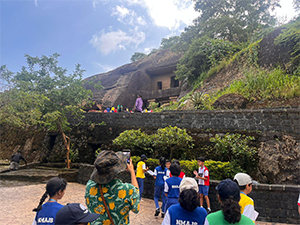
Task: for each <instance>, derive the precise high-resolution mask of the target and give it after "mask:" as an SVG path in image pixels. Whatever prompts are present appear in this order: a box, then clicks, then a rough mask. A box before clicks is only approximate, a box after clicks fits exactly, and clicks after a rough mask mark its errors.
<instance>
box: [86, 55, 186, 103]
mask: <svg viewBox="0 0 300 225" xmlns="http://www.w3.org/2000/svg"><path fill="white" fill-rule="evenodd" d="M181 56H182V54H177V53H173V52H172V51H170V50H163V51H159V52H157V53H155V54H153V55H150V56H148V57H146V58H144V59H140V60H138V61H136V62H133V63H130V64H126V65H123V66H120V67H118V68H116V69H114V70H112V71H109V72H107V73H102V74H97V75H94V76H91V77H89V78H87V79H86V80H87V81H90V80H93V79H94V81H95V82H97V81H100V82H101V85H102V86H103V89H102V90H97V89H94V88H93V87H92V86H89V85H87V86H86V87H87V88H88V89H90V90H92V92H93V94H94V96H93V100H94V101H96V102H98V103H100V104H101V105H102V106H103V107H111V106H117V105H119V104H120V105H121V104H122V105H123V107H124V108H133V106H134V102H135V99H136V95H137V94H138V93H140V92H142V91H151V87H150V77H149V75H148V73H147V71H148V70H151V69H153V68H164V67H174V68H175V67H176V64H177V63H178V60H179V59H180V58H181Z"/></svg>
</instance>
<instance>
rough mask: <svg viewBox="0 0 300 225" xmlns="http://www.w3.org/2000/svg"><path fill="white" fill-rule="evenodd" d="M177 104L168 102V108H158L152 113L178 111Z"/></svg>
mask: <svg viewBox="0 0 300 225" xmlns="http://www.w3.org/2000/svg"><path fill="white" fill-rule="evenodd" d="M178 107H179V103H178V102H170V103H169V105H168V106H163V107H158V108H155V109H154V110H153V111H154V112H161V111H169V110H178Z"/></svg>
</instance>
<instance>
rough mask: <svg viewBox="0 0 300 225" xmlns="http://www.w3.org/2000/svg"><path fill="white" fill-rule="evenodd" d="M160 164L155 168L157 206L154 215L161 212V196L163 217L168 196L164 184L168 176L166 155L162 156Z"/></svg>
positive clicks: (155, 199)
mask: <svg viewBox="0 0 300 225" xmlns="http://www.w3.org/2000/svg"><path fill="white" fill-rule="evenodd" d="M159 164H160V166H157V167H156V168H155V170H154V175H153V177H154V179H156V180H155V189H154V202H155V206H156V210H155V214H154V216H158V215H159V213H160V208H159V204H158V200H159V199H160V197H161V200H162V206H161V209H162V212H161V217H162V218H163V217H164V215H165V205H166V200H167V197H166V196H165V194H164V186H165V180H164V177H165V176H166V172H167V168H166V159H165V158H164V157H160V159H159Z"/></svg>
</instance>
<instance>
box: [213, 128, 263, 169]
mask: <svg viewBox="0 0 300 225" xmlns="http://www.w3.org/2000/svg"><path fill="white" fill-rule="evenodd" d="M254 139H255V138H254V137H252V136H245V135H241V134H229V133H227V134H226V135H224V136H223V137H222V136H220V135H218V134H217V135H216V136H215V137H213V138H211V139H210V141H211V142H213V143H215V151H216V154H218V155H219V159H220V160H221V161H222V162H227V161H229V162H231V163H233V164H234V165H239V166H241V168H242V169H244V170H246V171H250V170H251V169H253V168H255V166H256V164H257V162H258V160H257V159H258V155H257V149H256V148H255V147H251V146H249V142H250V141H253V140H254Z"/></svg>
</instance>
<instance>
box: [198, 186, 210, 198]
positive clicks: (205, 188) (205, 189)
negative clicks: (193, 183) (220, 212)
mask: <svg viewBox="0 0 300 225" xmlns="http://www.w3.org/2000/svg"><path fill="white" fill-rule="evenodd" d="M208 191H209V186H206V185H199V193H200V194H203V195H204V196H208Z"/></svg>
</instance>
